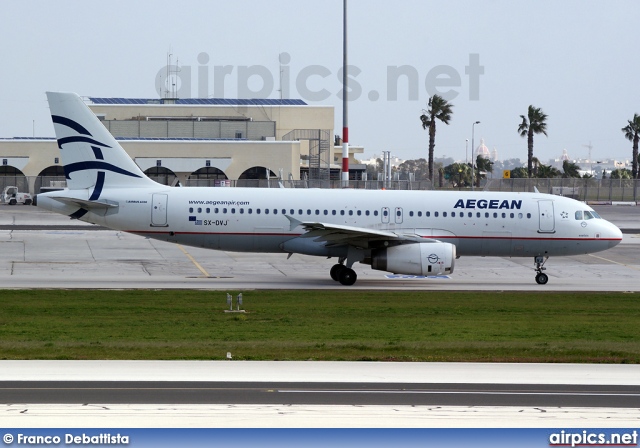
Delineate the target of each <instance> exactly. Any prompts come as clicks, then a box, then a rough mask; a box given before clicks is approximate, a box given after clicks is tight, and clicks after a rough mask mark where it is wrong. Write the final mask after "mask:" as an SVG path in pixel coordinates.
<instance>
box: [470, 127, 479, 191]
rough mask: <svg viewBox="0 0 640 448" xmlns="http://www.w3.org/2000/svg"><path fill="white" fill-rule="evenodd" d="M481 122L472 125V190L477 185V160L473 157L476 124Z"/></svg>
mask: <svg viewBox="0 0 640 448" xmlns="http://www.w3.org/2000/svg"><path fill="white" fill-rule="evenodd" d="M477 124H480V122H479V121H476V122H474V123H473V124H472V125H471V191H475V189H476V187H475V185H476V184H475V179H474V178H475V171H476V168H475V166H476V161H475V159H474V158H473V151H474V149H473V148H475V136H476V125H477Z"/></svg>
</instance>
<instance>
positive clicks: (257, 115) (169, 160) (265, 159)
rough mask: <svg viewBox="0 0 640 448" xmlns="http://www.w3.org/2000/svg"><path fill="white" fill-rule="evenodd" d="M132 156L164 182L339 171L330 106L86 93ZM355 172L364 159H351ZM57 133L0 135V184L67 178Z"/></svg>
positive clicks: (219, 182) (243, 180) (25, 185)
mask: <svg viewBox="0 0 640 448" xmlns="http://www.w3.org/2000/svg"><path fill="white" fill-rule="evenodd" d="M85 101H86V103H87V105H88V106H89V108H90V109H91V110H92V111H93V112H94V113H95V114H96V115H97V116H98V118H99V119H100V120H101V121H102V122H103V123H104V125H105V127H106V128H107V129H109V131H110V132H111V134H113V135H114V137H116V138H117V139H118V140H119V142H120V144H121V145H122V147H123V148H124V149H125V150H126V151H127V153H128V154H129V155H130V156H131V158H132V159H133V160H134V161H135V162H136V164H137V165H138V166H139V167H140V168H141V169H142V170H143V171H144V172H145V173H146V174H147V175H148V176H149V177H151V178H152V179H154V180H156V181H158V182H160V183H163V184H166V185H178V184H179V185H183V186H231V185H234V186H263V185H264V184H266V183H267V179H276V178H278V179H283V180H291V181H298V180H300V179H310V180H316V179H317V180H320V181H324V180H327V181H328V180H330V179H339V173H340V163H341V162H340V160H337V159H336V157H338V158H341V153H340V151H341V148H337V150H336V148H334V143H335V142H334V134H333V125H334V108H333V106H317V105H309V104H306V103H305V102H304V101H302V100H297V99H282V100H277V99H217V98H202V99H198V98H189V99H174V98H156V99H132V98H95V97H89V98H85ZM354 152H358V153H359V152H362V148H354V149H353V151H352V153H351V154H350V157H351V159H352V160H351V162H352V163H353V165H352V167H351V169H350V176H351V178H352V179H359V178H360V175H361V173H362V172H363V171H364V169H365V168H364V165H356V163H357V162H356V161H355V160H354V159H353V154H354ZM64 180H65V176H64V170H63V167H62V164H61V160H60V152H59V149H58V147H57V142H56V139H55V138H53V137H51V138H34V137H24V138H6V139H0V187H1V188H4V186H6V185H17V186H18V187H19V188H20V189H21V190H22V191H28V192H31V193H39V192H40V191H41V189H42V188H45V189H50V188H60V187H63V186H64Z"/></svg>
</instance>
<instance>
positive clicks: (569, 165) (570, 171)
mask: <svg viewBox="0 0 640 448" xmlns="http://www.w3.org/2000/svg"><path fill="white" fill-rule="evenodd" d="M579 169H580V167H579V166H578V164H577V163H573V162H569V161H568V160H565V161H564V162H562V171H564V174H563V175H562V177H565V178H566V177H580V173H579V171H578V170H579Z"/></svg>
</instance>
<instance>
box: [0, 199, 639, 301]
mask: <svg viewBox="0 0 640 448" xmlns="http://www.w3.org/2000/svg"><path fill="white" fill-rule="evenodd" d="M596 210H598V211H599V212H600V213H601V214H602V216H603V217H604V218H605V219H608V220H610V221H612V222H613V223H614V224H617V225H618V226H619V227H621V228H622V229H623V231H624V235H623V241H622V242H621V243H620V244H619V245H618V246H616V247H615V248H613V249H610V250H608V251H605V252H598V253H595V254H589V255H581V256H573V257H555V258H550V259H549V261H548V262H547V264H546V267H547V271H546V273H547V275H549V283H547V284H546V285H538V284H536V282H535V280H534V277H535V272H534V270H533V260H532V259H530V258H501V257H487V258H484V257H461V258H460V259H458V260H456V267H455V271H454V273H453V274H452V275H451V276H443V277H438V278H424V277H415V276H396V275H389V274H388V273H385V272H381V271H375V270H372V269H370V267H369V266H366V265H361V264H356V265H354V268H355V270H356V272H357V273H358V281H357V283H356V284H355V285H354V286H349V287H345V286H342V285H340V284H338V283H336V282H334V281H332V280H331V279H330V277H329V269H330V268H331V266H332V265H333V264H334V263H335V260H328V259H325V258H321V257H311V256H304V255H297V254H296V255H293V256H292V257H291V258H288V257H287V254H253V253H237V252H222V251H213V250H208V249H201V248H194V247H185V246H181V245H176V244H171V243H166V242H161V241H156V240H151V239H146V238H143V237H140V236H136V235H131V234H127V233H124V232H119V231H114V230H108V229H104V228H101V227H98V226H93V225H89V224H87V223H84V222H81V221H77V220H70V219H69V218H67V217H65V216H62V215H58V214H54V213H50V212H47V211H43V210H40V209H38V208H36V207H31V206H8V205H0V251H1V253H2V254H3V256H2V257H1V259H0V288H13V289H15V288H99V289H119V288H126V289H129V288H162V289H185V288H186V289H206V290H220V291H227V290H233V291H240V290H253V289H299V290H304V289H327V290H330V289H344V288H351V289H360V290H369V289H376V290H390V291H398V290H400V291H403V290H404V291H411V290H436V291H437V290H497V291H502V290H505V291H506V290H513V291H549V290H555V291H634V292H638V291H640V281H638V274H639V273H640V250H638V249H640V208H639V207H635V206H634V207H623V206H596Z"/></svg>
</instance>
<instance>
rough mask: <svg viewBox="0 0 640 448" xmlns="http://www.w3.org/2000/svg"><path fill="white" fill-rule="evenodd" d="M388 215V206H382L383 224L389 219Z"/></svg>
mask: <svg viewBox="0 0 640 448" xmlns="http://www.w3.org/2000/svg"><path fill="white" fill-rule="evenodd" d="M390 215H391V211H390V210H389V207H382V210H381V218H382V223H383V224H389V219H391V217H390Z"/></svg>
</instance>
